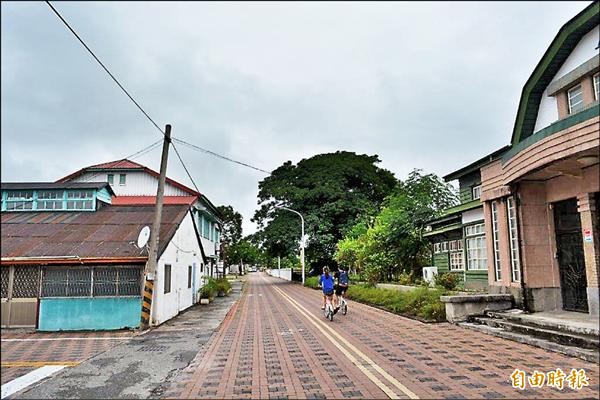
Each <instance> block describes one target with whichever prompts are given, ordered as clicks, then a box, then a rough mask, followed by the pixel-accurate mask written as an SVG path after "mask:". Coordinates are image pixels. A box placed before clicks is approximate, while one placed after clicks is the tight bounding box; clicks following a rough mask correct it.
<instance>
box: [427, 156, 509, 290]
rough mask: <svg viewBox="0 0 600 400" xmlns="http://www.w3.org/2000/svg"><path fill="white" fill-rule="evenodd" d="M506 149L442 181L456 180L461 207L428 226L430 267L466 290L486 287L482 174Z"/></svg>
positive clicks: (446, 211)
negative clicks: (454, 276) (458, 281)
mask: <svg viewBox="0 0 600 400" xmlns="http://www.w3.org/2000/svg"><path fill="white" fill-rule="evenodd" d="M507 149H508V147H505V148H502V149H500V150H497V151H495V152H494V153H492V154H489V155H487V156H485V157H483V158H481V159H480V160H477V161H475V162H474V163H472V164H470V165H467V166H466V167H463V168H461V169H459V170H457V171H455V172H452V173H450V174H448V175H446V176H445V177H444V180H445V181H446V182H451V181H455V180H458V183H459V198H460V204H459V205H457V206H454V207H451V208H448V209H446V210H444V211H443V212H442V213H441V215H440V216H439V217H437V218H435V219H433V220H431V221H430V222H429V227H428V231H427V232H426V233H425V234H424V236H425V237H427V238H429V240H430V241H431V243H432V245H433V251H432V260H431V265H432V266H434V267H436V269H437V273H438V274H439V273H444V272H452V273H455V274H459V275H460V277H461V280H462V281H463V282H464V286H465V288H468V289H484V290H486V289H487V287H488V259H487V250H486V245H487V242H486V240H485V226H484V215H483V203H482V202H481V200H480V198H481V174H480V172H479V170H480V168H481V167H482V166H483V165H486V164H488V163H490V162H491V161H493V160H495V159H497V158H499V157H500V156H502V154H503V153H504V152H506V150H507Z"/></svg>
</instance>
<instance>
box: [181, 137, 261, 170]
mask: <svg viewBox="0 0 600 400" xmlns="http://www.w3.org/2000/svg"><path fill="white" fill-rule="evenodd" d="M173 140H174V141H175V142H177V143H181V144H183V145H186V146H188V147H191V148H192V149H195V150H198V151H200V152H202V153H206V154H210V155H212V156H215V157H218V158H221V159H223V160H227V161H230V162H232V163H236V164H239V165H243V166H244V167H248V168H252V169H254V170H256V171H260V172H264V173H265V174H268V175H271V173H270V172H269V171H265V170H264V169H261V168H258V167H255V166H253V165H250V164H247V163H245V162H242V161H237V160H234V159H232V158H229V157H226V156H223V155H221V154H218V153H215V152H214V151H211V150H207V149H204V148H202V147H200V146H196V145H195V144H192V143H188V142H186V141H184V140H181V139H177V138H173Z"/></svg>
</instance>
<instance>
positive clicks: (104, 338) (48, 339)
mask: <svg viewBox="0 0 600 400" xmlns="http://www.w3.org/2000/svg"><path fill="white" fill-rule="evenodd" d="M132 337H133V336H131V337H129V336H128V337H89V338H85V337H65V338H39V339H2V341H3V342H45V341H61V340H129V339H131V338H132Z"/></svg>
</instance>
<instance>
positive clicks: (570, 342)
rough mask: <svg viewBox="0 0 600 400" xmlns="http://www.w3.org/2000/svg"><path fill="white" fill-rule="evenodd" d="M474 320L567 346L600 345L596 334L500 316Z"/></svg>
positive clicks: (589, 347)
mask: <svg viewBox="0 0 600 400" xmlns="http://www.w3.org/2000/svg"><path fill="white" fill-rule="evenodd" d="M473 320H474V321H475V322H478V323H480V324H485V325H488V326H491V327H493V328H501V329H504V330H506V331H510V332H516V333H521V334H525V335H530V336H533V337H537V338H540V339H545V340H549V341H551V342H555V343H558V344H562V345H565V346H574V347H580V348H584V349H590V350H597V349H598V346H600V340H598V337H594V336H588V335H580V334H575V333H568V332H562V331H557V330H553V329H545V328H542V327H539V326H535V325H529V324H525V323H516V322H512V321H508V320H505V319H500V318H490V317H475V318H473Z"/></svg>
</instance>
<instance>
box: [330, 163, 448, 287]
mask: <svg viewBox="0 0 600 400" xmlns="http://www.w3.org/2000/svg"><path fill="white" fill-rule="evenodd" d="M456 202H457V195H456V192H455V190H454V188H453V187H452V186H451V185H449V184H447V183H445V182H444V181H442V180H441V179H440V178H439V177H437V176H436V175H433V174H425V175H423V173H422V171H420V170H414V171H413V172H412V173H411V174H410V175H409V176H408V178H407V179H406V180H405V181H403V182H399V183H398V185H397V186H396V188H395V189H394V191H393V193H392V194H391V195H390V196H388V197H387V198H386V199H385V200H384V202H383V206H382V208H381V211H380V212H379V214H378V215H377V216H376V217H375V218H372V219H370V220H362V221H360V222H359V223H358V224H357V225H355V227H354V228H353V229H352V230H350V231H349V232H348V234H347V235H346V237H345V238H344V239H343V240H341V241H340V242H339V243H338V244H337V251H336V255H335V257H336V260H337V261H338V262H340V263H344V264H346V265H348V266H350V267H352V268H353V269H355V270H358V271H361V272H364V273H365V275H366V276H367V279H369V280H370V281H372V282H374V281H377V280H381V279H391V278H392V277H393V276H394V275H396V274H398V273H401V272H404V273H413V274H415V275H416V274H419V275H420V272H421V268H422V267H423V266H424V265H425V264H426V263H427V260H428V258H427V257H428V255H429V244H428V241H427V240H426V239H425V238H423V233H424V230H425V226H426V225H427V222H428V221H430V220H431V219H432V218H434V217H435V216H437V215H439V213H440V212H441V211H442V210H443V209H445V208H447V207H450V206H453V205H455V204H456Z"/></svg>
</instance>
